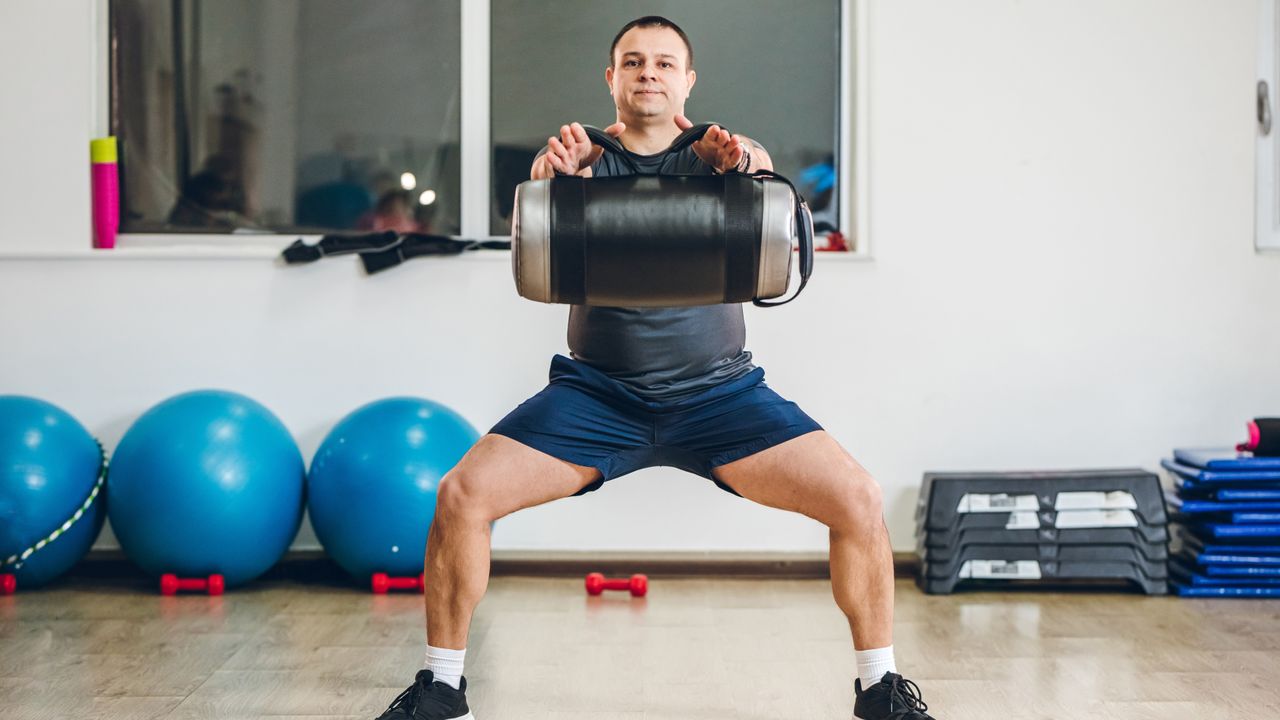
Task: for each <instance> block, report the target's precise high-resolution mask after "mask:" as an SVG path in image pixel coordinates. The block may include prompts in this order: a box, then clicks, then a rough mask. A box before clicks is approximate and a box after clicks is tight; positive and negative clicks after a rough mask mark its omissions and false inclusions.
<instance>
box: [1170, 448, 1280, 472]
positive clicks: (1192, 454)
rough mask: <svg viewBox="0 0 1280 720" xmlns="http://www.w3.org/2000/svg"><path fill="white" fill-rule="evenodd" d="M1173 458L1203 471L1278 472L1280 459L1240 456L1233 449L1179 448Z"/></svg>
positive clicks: (1174, 452)
mask: <svg viewBox="0 0 1280 720" xmlns="http://www.w3.org/2000/svg"><path fill="white" fill-rule="evenodd" d="M1173 457H1174V458H1175V459H1177V461H1178V462H1180V463H1182V464H1183V465H1191V466H1192V467H1198V468H1204V469H1205V470H1242V471H1248V470H1280V457H1253V456H1252V455H1241V454H1240V453H1238V452H1236V451H1235V449H1233V448H1180V449H1177V450H1174V451H1173Z"/></svg>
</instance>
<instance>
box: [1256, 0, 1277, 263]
mask: <svg viewBox="0 0 1280 720" xmlns="http://www.w3.org/2000/svg"><path fill="white" fill-rule="evenodd" d="M1277 4H1280V3H1278V0H1258V59H1257V69H1258V86H1259V87H1258V90H1257V91H1255V92H1259V93H1260V92H1261V86H1262V84H1263V83H1266V88H1267V100H1268V103H1267V106H1268V109H1269V110H1270V113H1271V127H1270V132H1267V133H1264V132H1262V122H1261V118H1258V117H1255V125H1254V128H1255V130H1254V132H1255V133H1257V135H1256V138H1255V146H1254V153H1255V157H1254V229H1253V242H1254V249H1255V250H1257V251H1258V252H1277V251H1280V188H1278V187H1277V182H1276V181H1277V169H1278V168H1280V142H1277V137H1276V136H1277V134H1280V126H1278V125H1277V124H1276V121H1277V117H1278V113H1277V110H1278V109H1280V103H1277V98H1276V92H1277V90H1278V89H1280V88H1278V87H1277V82H1276V81H1277V79H1280V68H1278V67H1277V65H1278V60H1280V57H1278V54H1277V47H1276V43H1277V42H1280V11H1278V10H1277ZM1256 101H1257V103H1258V107H1259V109H1261V98H1260V97H1258V98H1257V99H1256Z"/></svg>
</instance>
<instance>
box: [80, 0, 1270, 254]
mask: <svg viewBox="0 0 1280 720" xmlns="http://www.w3.org/2000/svg"><path fill="white" fill-rule="evenodd" d="M1261 1H1262V2H1269V1H1270V0H1261ZM110 2H111V0H93V1H92V5H91V13H92V14H93V21H92V22H93V28H94V37H93V45H94V53H93V67H92V73H93V82H92V83H91V87H92V88H93V91H92V92H93V97H92V98H91V104H90V107H91V109H92V113H93V118H92V127H93V130H94V134H95V137H103V136H106V135H108V134H110V127H111V77H110V69H111V47H110V42H111V34H110V33H111V29H110ZM459 2H460V5H461V21H462V27H461V33H462V37H461V48H462V53H461V55H462V56H461V62H460V66H461V67H460V75H461V77H460V81H461V83H462V84H461V87H462V89H463V92H462V93H461V103H460V115H461V128H460V129H459V132H460V155H461V157H460V159H461V173H462V176H461V178H460V181H461V183H460V187H461V202H462V207H461V218H460V219H461V236H462V237H466V238H475V239H483V240H489V239H497V240H503V239H510V236H509V235H499V236H494V235H491V234H490V233H489V213H490V203H491V202H492V198H491V197H490V196H491V194H492V193H491V187H490V182H491V174H490V173H491V170H492V168H491V165H492V163H491V158H490V156H489V146H490V142H491V138H492V134H491V98H492V86H491V59H492V55H491V35H492V24H491V22H490V17H491V15H490V8H491V6H490V0H459ZM869 5H870V0H840V65H839V81H838V85H839V87H840V98H839V101H838V107H839V114H840V117H839V134H838V137H837V144H838V150H837V157H838V158H839V163H838V165H839V167H838V168H837V173H838V177H839V182H840V189H841V192H840V217H841V218H842V222H841V231H842V232H844V233H845V235H846V236H848V237H849V238H850V240H852V241H853V242H854V243H855V247H856V249H855V250H854V251H853V252H846V253H819V254H818V255H819V257H852V258H861V259H869V258H870V257H871V235H870V226H871V224H870V218H869V216H868V209H869V205H870V187H869V182H868V180H869V174H870V168H871V162H870V153H869V149H870V142H869V140H870V124H869V117H868V112H867V110H868V102H867V101H868V98H869V97H870V87H869V79H870V68H869V59H870V54H871V53H870V47H869V43H868V37H869V35H870V33H869V23H870V8H869ZM850 67H852V68H853V72H852V73H850V72H849V68H850ZM850 155H852V162H850ZM299 237H302V238H306V239H309V240H314V239H318V238H319V237H320V236H319V235H305V234H298V233H288V234H278V233H212V234H211V233H121V234H120V235H119V237H118V238H117V246H118V247H134V248H142V247H146V248H160V247H177V248H191V247H199V246H209V245H216V246H218V247H228V248H241V249H243V248H255V247H256V248H261V247H283V246H284V245H287V244H289V243H290V242H292V241H293V240H295V239H297V238H299Z"/></svg>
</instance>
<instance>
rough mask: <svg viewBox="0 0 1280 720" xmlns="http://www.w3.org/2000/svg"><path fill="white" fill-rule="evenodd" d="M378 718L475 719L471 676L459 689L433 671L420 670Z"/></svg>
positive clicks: (422, 719) (384, 719) (400, 719)
mask: <svg viewBox="0 0 1280 720" xmlns="http://www.w3.org/2000/svg"><path fill="white" fill-rule="evenodd" d="M378 720H475V716H474V715H472V714H471V710H470V709H469V708H468V707H467V679H466V678H462V682H460V683H458V689H457V690H454V689H453V688H452V687H449V686H448V685H446V684H444V683H442V682H436V681H435V677H434V676H433V675H432V673H431V671H430V670H419V671H418V676H417V677H415V678H414V679H413V684H412V685H410V686H409V688H408V689H407V690H405V691H404V692H402V693H400V696H399V697H397V698H396V699H395V700H393V701H391V704H390V705H389V706H387V710H386V712H384V713H382V714H381V715H379V716H378Z"/></svg>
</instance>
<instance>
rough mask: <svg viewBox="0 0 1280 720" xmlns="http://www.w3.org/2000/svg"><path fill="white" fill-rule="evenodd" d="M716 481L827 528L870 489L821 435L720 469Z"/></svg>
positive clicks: (867, 479) (865, 476)
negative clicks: (809, 518) (802, 515)
mask: <svg viewBox="0 0 1280 720" xmlns="http://www.w3.org/2000/svg"><path fill="white" fill-rule="evenodd" d="M713 472H714V473H715V475H716V478H717V479H718V480H719V481H720V482H722V483H724V484H725V485H728V486H729V487H731V488H733V490H734V491H735V492H737V493H738V494H739V495H741V496H743V497H745V498H747V499H748V500H753V501H755V502H758V503H760V504H762V505H768V506H769V507H775V508H779V509H782V510H791V511H793V512H798V513H802V514H804V515H807V516H809V517H811V518H813V519H815V520H818V521H819V522H823V523H825V524H827V525H830V524H832V522H833V521H835V520H837V518H836V517H835V514H836V513H840V512H845V511H847V509H848V507H849V503H850V502H858V501H859V498H860V496H861V495H863V494H864V493H866V492H868V490H869V489H873V488H875V483H874V481H873V480H872V478H871V475H870V474H869V473H868V472H867V471H866V469H865V468H863V467H862V465H860V464H858V461H856V460H854V459H853V457H852V456H851V455H849V453H848V452H846V451H845V449H844V448H842V447H840V444H839V443H837V442H836V440H835V438H833V437H831V435H830V434H828V433H827V432H826V431H825V430H817V431H814V432H810V433H807V434H805V435H801V436H799V437H797V438H793V439H791V440H788V441H786V442H784V443H781V444H779V445H775V446H773V447H770V448H768V449H766V450H762V451H760V452H758V453H755V454H753V455H748V456H747V457H744V458H742V459H741V460H736V461H734V462H731V463H728V464H726V465H721V466H719V467H717V468H715V470H714V471H713Z"/></svg>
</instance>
